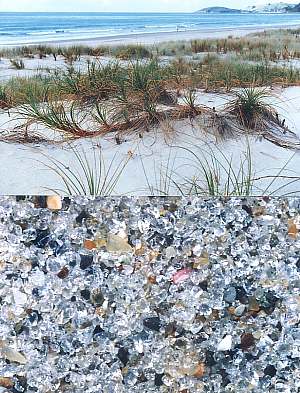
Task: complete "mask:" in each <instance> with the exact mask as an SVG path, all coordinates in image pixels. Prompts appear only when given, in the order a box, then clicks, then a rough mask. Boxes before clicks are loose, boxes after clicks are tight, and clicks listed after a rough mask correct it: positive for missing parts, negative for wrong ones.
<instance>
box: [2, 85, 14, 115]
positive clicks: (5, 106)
mask: <svg viewBox="0 0 300 393" xmlns="http://www.w3.org/2000/svg"><path fill="white" fill-rule="evenodd" d="M11 107H12V104H11V102H10V98H9V96H8V94H7V90H6V87H5V86H1V85H0V109H9V108H11Z"/></svg>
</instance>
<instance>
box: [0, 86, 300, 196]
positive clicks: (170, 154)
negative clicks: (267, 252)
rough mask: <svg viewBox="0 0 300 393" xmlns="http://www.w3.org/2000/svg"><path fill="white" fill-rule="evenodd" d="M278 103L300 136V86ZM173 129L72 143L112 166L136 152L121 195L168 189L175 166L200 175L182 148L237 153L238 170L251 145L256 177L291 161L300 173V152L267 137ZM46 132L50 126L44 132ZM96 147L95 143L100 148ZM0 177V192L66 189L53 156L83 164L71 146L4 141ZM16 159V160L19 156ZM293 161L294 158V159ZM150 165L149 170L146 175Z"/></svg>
mask: <svg viewBox="0 0 300 393" xmlns="http://www.w3.org/2000/svg"><path fill="white" fill-rule="evenodd" d="M276 93H277V97H278V98H277V103H276V105H277V107H278V109H279V112H280V114H281V115H282V116H283V118H285V119H286V121H287V124H288V126H289V127H290V129H291V130H292V131H293V132H295V133H296V134H297V135H298V136H299V138H300V129H299V126H298V125H299V123H300V88H299V87H293V88H288V89H284V90H280V91H277V92H276ZM199 97H200V98H199V103H201V104H203V105H207V106H210V107H217V108H220V107H222V105H224V103H226V102H227V100H228V96H226V95H223V96H220V95H216V94H207V93H203V92H202V93H201V94H200V95H199ZM11 116H12V117H11V118H8V116H7V115H1V117H0V119H1V125H2V126H1V129H3V128H5V127H7V126H8V125H9V124H10V126H11V123H7V122H8V121H11V119H12V118H13V115H11ZM173 127H174V130H173V131H172V133H171V135H170V136H169V138H166V134H165V132H164V129H163V128H158V129H156V130H153V132H152V133H151V134H149V135H146V136H145V137H144V139H143V140H142V141H140V140H139V139H138V138H136V137H134V136H131V137H126V138H124V141H123V143H122V144H121V146H116V143H115V140H114V138H113V136H110V137H107V138H100V139H97V138H96V139H95V138H93V139H89V138H85V139H84V140H82V141H78V142H73V143H72V144H71V146H72V147H78V148H79V149H80V150H84V151H85V152H86V153H87V155H88V157H90V159H91V160H92V158H93V155H94V151H95V149H96V150H97V149H98V148H100V146H101V148H102V151H103V153H104V158H105V160H106V163H107V166H108V165H109V163H110V162H111V161H112V160H113V157H114V156H115V155H116V154H117V156H118V160H117V161H118V162H120V161H121V160H125V159H126V158H127V157H128V155H132V158H131V160H130V161H129V163H128V165H127V166H126V168H125V170H124V173H123V174H122V176H121V178H120V180H119V182H118V185H117V187H116V190H115V193H116V194H120V195H128V194H129V195H148V194H151V189H150V188H149V185H151V186H152V187H153V190H157V193H161V194H163V193H164V190H163V185H162V182H163V181H164V176H165V175H164V173H166V172H168V171H170V170H171V169H172V170H173V171H174V173H175V174H176V175H175V177H177V179H178V182H180V181H182V180H183V178H184V177H193V176H197V167H195V165H196V163H195V161H194V160H193V157H192V155H191V154H190V153H189V152H187V151H186V150H184V149H182V148H187V149H191V151H193V152H194V153H195V154H197V155H203V151H209V149H210V148H211V149H213V150H214V151H215V153H216V155H217V156H218V158H219V159H220V160H222V157H221V152H225V153H226V155H227V156H228V157H232V161H233V166H234V167H235V168H238V166H239V164H240V162H241V160H242V158H243V157H244V152H245V151H246V149H247V145H248V143H249V146H250V148H251V151H252V160H253V166H254V172H255V173H256V176H257V177H261V176H273V175H276V174H278V172H279V171H280V168H282V167H284V166H285V165H286V164H287V163H288V165H287V166H286V168H285V170H284V172H283V174H285V175H287V176H291V177H294V176H296V175H297V174H298V173H299V165H300V152H295V151H293V150H289V149H284V148H281V147H278V146H276V145H274V144H273V143H271V142H268V141H266V140H261V141H258V140H257V138H254V137H252V138H251V137H250V138H239V139H232V140H228V141H224V142H222V143H220V144H218V145H217V148H216V145H215V139H214V138H212V137H209V136H205V134H203V132H201V128H200V127H199V125H197V121H195V122H194V123H193V124H191V123H190V122H189V121H180V122H174V123H173ZM44 132H46V130H44ZM95 146H96V147H95ZM0 157H1V158H0V168H1V169H0V177H1V179H2V182H1V186H0V193H2V194H11V195H19V194H30V195H35V194H45V192H46V190H48V189H52V190H55V189H61V188H62V187H63V184H62V182H61V179H60V178H59V177H58V176H57V175H56V174H55V173H54V172H53V171H51V170H49V169H47V167H46V165H48V164H49V158H55V159H57V160H60V161H61V162H63V163H64V164H65V165H66V166H67V167H72V168H75V167H76V168H77V167H78V162H77V160H76V157H75V155H74V153H73V152H72V151H70V149H69V145H68V144H67V145H60V146H55V145H53V146H51V145H49V144H44V145H43V144H33V145H22V144H11V143H9V144H8V143H0ZM16 158H17V159H16ZM289 160H291V161H290V162H289ZM145 168H146V173H145ZM270 182H271V180H270V179H269V178H267V179H265V180H262V181H261V182H258V186H259V187H261V188H260V189H259V188H257V189H255V190H253V191H254V192H255V194H258V195H259V194H260V192H263V190H265V189H266V188H267V187H268V185H269V184H270ZM284 184H286V180H281V179H278V180H276V181H275V182H274V184H272V186H271V188H270V189H269V190H268V191H269V192H270V193H272V192H273V191H274V190H277V189H278V188H279V187H281V186H282V185H284ZM298 191H300V181H297V182H294V183H292V184H290V185H288V186H286V187H284V188H283V189H282V190H281V192H282V193H284V194H287V193H295V192H298ZM170 193H171V195H178V194H179V195H180V192H179V190H178V189H176V187H174V186H170Z"/></svg>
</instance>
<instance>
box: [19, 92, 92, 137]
mask: <svg viewBox="0 0 300 393" xmlns="http://www.w3.org/2000/svg"><path fill="white" fill-rule="evenodd" d="M45 94H47V92H45ZM18 113H19V115H21V116H22V117H25V118H26V124H25V130H28V128H29V127H30V126H31V125H32V124H35V123H37V124H41V125H43V126H45V127H47V128H49V129H51V130H58V131H60V132H62V133H63V134H65V135H66V136H67V137H68V138H80V137H84V136H93V135H94V133H93V132H91V131H88V130H85V129H83V128H82V127H81V125H80V124H81V123H82V122H83V120H84V119H85V117H86V114H80V113H79V111H78V107H77V105H76V103H75V102H73V103H72V104H71V105H70V107H69V108H66V104H64V103H62V102H60V101H48V102H43V103H40V102H37V101H36V99H35V97H34V96H29V97H28V101H27V103H26V105H22V106H20V107H19V108H18Z"/></svg>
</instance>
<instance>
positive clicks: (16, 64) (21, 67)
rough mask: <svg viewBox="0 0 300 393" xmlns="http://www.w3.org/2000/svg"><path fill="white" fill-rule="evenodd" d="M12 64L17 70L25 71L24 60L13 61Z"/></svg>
mask: <svg viewBox="0 0 300 393" xmlns="http://www.w3.org/2000/svg"><path fill="white" fill-rule="evenodd" d="M10 64H11V66H12V67H13V68H14V69H16V70H24V68H25V63H24V61H23V60H22V59H21V60H17V59H11V60H10Z"/></svg>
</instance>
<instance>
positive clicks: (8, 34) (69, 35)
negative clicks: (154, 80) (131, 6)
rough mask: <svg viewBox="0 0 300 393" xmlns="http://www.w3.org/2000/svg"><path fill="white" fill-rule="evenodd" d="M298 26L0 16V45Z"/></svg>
mask: <svg viewBox="0 0 300 393" xmlns="http://www.w3.org/2000/svg"><path fill="white" fill-rule="evenodd" d="M293 25H294V26H296V25H300V14H219V15H218V14H197V13H193V14H189V13H3V12H2V13H0V45H16V44H17V45H22V44H28V43H35V42H36V43H38V42H51V41H65V40H77V39H93V38H105V37H118V36H122V35H128V34H146V33H159V32H174V31H189V30H205V31H207V30H212V31H215V30H221V29H238V28H243V27H258V26H259V27H270V26H274V27H276V26H293Z"/></svg>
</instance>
